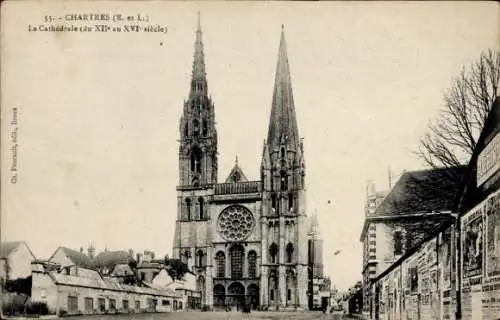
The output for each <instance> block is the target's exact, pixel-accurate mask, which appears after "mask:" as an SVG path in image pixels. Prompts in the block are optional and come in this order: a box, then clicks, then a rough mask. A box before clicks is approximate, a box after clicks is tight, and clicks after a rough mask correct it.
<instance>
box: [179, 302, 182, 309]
mask: <svg viewBox="0 0 500 320" xmlns="http://www.w3.org/2000/svg"><path fill="white" fill-rule="evenodd" d="M179 309H181V310H182V301H179Z"/></svg>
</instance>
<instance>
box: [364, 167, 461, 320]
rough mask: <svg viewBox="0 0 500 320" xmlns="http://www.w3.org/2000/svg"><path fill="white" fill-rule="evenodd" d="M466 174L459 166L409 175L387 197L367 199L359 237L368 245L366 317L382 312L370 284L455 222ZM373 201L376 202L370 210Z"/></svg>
mask: <svg viewBox="0 0 500 320" xmlns="http://www.w3.org/2000/svg"><path fill="white" fill-rule="evenodd" d="M465 171H466V168H465V167H458V168H449V169H444V168H443V169H429V170H419V171H408V172H404V173H403V174H402V175H401V177H400V178H399V180H398V181H397V182H396V184H395V185H394V187H393V188H392V189H391V190H390V192H389V193H388V194H387V195H386V196H385V197H384V196H382V194H380V196H379V197H377V196H375V197H371V198H370V197H369V198H368V205H367V214H366V216H365V223H364V226H363V231H362V233H361V238H360V241H362V242H363V245H364V257H363V312H364V313H365V314H366V315H371V316H374V315H378V314H380V312H381V311H380V308H381V305H380V304H379V303H378V300H376V299H377V297H375V296H373V294H374V291H373V288H371V289H370V286H371V283H372V282H373V281H374V280H375V279H376V278H377V277H378V276H380V274H381V273H383V272H385V271H386V270H387V269H388V268H390V267H391V266H393V265H394V263H396V262H397V261H399V259H400V258H401V257H403V256H404V255H405V254H407V253H408V252H410V251H411V250H412V249H413V248H415V246H417V245H419V244H420V243H421V242H422V241H423V240H424V239H426V238H427V237H429V236H434V235H435V234H436V230H438V229H439V228H441V227H442V226H443V225H446V224H449V223H450V222H451V221H453V220H454V215H453V207H454V198H455V196H456V194H457V192H459V189H460V187H461V186H460V181H461V178H463V176H464V174H465ZM377 199H379V200H377ZM370 201H373V202H375V203H374V204H373V202H372V204H371V206H370ZM370 210H371V211H370Z"/></svg>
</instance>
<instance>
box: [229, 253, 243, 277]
mask: <svg viewBox="0 0 500 320" xmlns="http://www.w3.org/2000/svg"><path fill="white" fill-rule="evenodd" d="M230 255H231V278H233V279H239V278H242V277H243V248H242V247H241V246H240V245H234V246H232V247H231V250H230Z"/></svg>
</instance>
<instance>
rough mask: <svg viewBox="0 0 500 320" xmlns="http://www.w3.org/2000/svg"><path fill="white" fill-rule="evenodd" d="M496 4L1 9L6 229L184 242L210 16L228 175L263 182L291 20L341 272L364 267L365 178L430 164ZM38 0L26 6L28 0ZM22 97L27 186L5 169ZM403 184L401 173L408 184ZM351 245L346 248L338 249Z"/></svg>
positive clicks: (324, 222)
mask: <svg viewBox="0 0 500 320" xmlns="http://www.w3.org/2000/svg"><path fill="white" fill-rule="evenodd" d="M497 6H498V5H497V4H496V3H495V2H458V3H452V2H440V3H432V2H424V3H420V2H418V3H417V2H407V3H403V2H401V3H394V2H391V3H389V2H375V3H364V2H353V3H347V2H321V3H318V2H309V3H298V2H293V3H288V2H283V3H272V2H239V3H230V2H211V3H199V2H183V3H177V2H161V1H160V2H141V3H138V2H133V1H126V2H117V1H114V2H98V3H96V2H92V3H90V2H64V3H62V2H61V3H59V2H53V3H45V2H44V3H42V2H38V1H37V2H30V1H26V2H10V3H7V5H5V3H4V5H3V7H2V10H3V11H2V14H3V16H2V19H1V21H2V22H1V23H2V33H3V34H2V37H3V39H2V57H1V59H2V69H3V73H2V121H4V122H3V123H2V178H1V179H2V191H1V192H2V202H1V239H2V241H5V240H25V241H27V243H28V245H29V246H30V248H31V249H32V251H33V252H34V253H35V255H36V256H37V257H39V258H48V257H49V256H50V255H51V254H52V253H53V252H54V251H55V249H56V248H57V247H58V246H59V245H63V246H67V247H71V248H74V249H79V248H80V247H81V246H83V247H85V248H87V247H88V245H89V244H90V243H93V244H94V245H95V246H96V247H97V250H98V251H99V250H103V249H104V248H105V247H106V248H108V249H109V250H118V249H125V250H127V249H133V250H134V251H136V252H138V251H143V250H145V249H148V250H153V251H154V252H155V253H156V254H157V255H158V256H163V255H165V254H171V248H172V240H173V230H174V221H175V219H176V214H177V212H176V210H177V205H176V201H177V198H176V191H175V187H176V185H177V182H178V141H177V140H178V139H179V119H180V115H181V112H182V107H183V101H184V100H185V99H186V98H187V96H188V90H189V81H190V75H191V67H192V60H193V52H194V40H195V30H196V19H197V12H198V11H200V13H201V25H202V29H203V41H204V46H205V59H206V60H205V62H206V71H207V79H208V90H209V94H210V95H211V97H212V99H213V101H214V103H215V112H216V122H217V130H218V137H219V177H218V179H219V181H223V180H225V178H226V176H227V175H228V174H229V171H230V169H231V167H232V165H233V164H234V161H235V157H236V156H238V163H239V165H240V167H241V168H242V169H243V171H244V173H245V175H246V176H247V177H248V178H249V179H250V180H252V179H255V180H257V179H258V178H259V176H260V174H259V168H260V161H261V155H262V147H263V140H264V138H265V137H266V135H267V126H268V121H269V114H270V109H271V100H272V90H273V84H274V73H275V68H276V62H277V55H278V46H279V39H280V32H281V25H282V24H283V25H284V28H285V36H286V41H287V46H288V58H289V63H290V69H291V73H292V75H291V76H292V85H293V90H294V100H295V108H296V113H297V119H298V126H299V134H300V136H301V137H303V138H304V148H305V157H306V166H307V167H306V184H307V212H308V214H312V213H313V212H314V211H316V212H317V214H318V219H319V222H320V228H321V231H322V234H323V238H324V261H325V270H326V273H327V275H329V276H330V277H331V279H332V282H333V284H334V285H335V286H337V287H339V288H347V287H349V286H351V285H353V284H354V283H355V282H356V281H358V280H361V268H362V246H361V243H360V242H359V238H360V232H361V228H362V225H363V219H364V202H365V196H366V184H367V182H368V181H369V180H373V181H374V182H375V183H376V185H377V189H381V190H383V189H386V188H387V187H388V184H389V171H391V172H392V176H393V177H397V176H398V174H400V173H401V172H402V170H405V169H406V170H413V169H420V168H422V167H423V165H422V161H421V160H420V159H418V158H417V157H416V156H415V155H414V153H413V151H415V150H416V149H417V147H418V140H419V137H421V136H422V135H423V134H424V133H425V132H426V125H427V123H428V122H429V121H431V120H432V119H434V118H435V117H436V116H437V115H438V114H439V111H440V108H441V107H442V105H443V98H442V97H443V92H444V91H445V90H446V88H448V87H449V86H450V85H451V82H452V78H453V77H454V76H456V75H458V73H459V72H460V70H461V69H462V68H463V66H466V65H468V64H470V63H471V62H473V61H474V60H476V59H477V58H478V56H479V55H480V53H481V51H482V50H485V49H488V48H498V30H499V15H498V7H497ZM28 7H29V8H28ZM67 13H109V14H115V13H120V14H123V15H137V14H142V15H145V16H148V18H149V22H148V24H151V25H156V24H158V25H162V26H167V27H168V32H167V33H166V34H159V33H144V32H142V33H133V34H132V33H111V32H109V33H97V32H90V33H80V32H77V33H51V32H28V25H39V24H41V23H42V22H43V19H44V16H46V15H58V14H62V15H63V16H64V14H67ZM14 107H17V108H18V124H17V128H18V141H17V143H18V150H17V165H18V181H17V183H16V184H11V183H9V182H8V179H9V178H10V175H11V172H9V171H8V168H9V165H10V163H11V162H12V157H11V153H10V152H9V150H8V147H9V145H11V144H12V143H11V140H10V139H11V138H10V133H11V131H12V130H13V126H12V125H9V124H8V123H7V125H6V122H5V121H6V119H10V118H11V116H12V108H14ZM394 182H395V181H393V183H394ZM337 250H340V254H338V255H334V254H333V253H334V252H335V251H337Z"/></svg>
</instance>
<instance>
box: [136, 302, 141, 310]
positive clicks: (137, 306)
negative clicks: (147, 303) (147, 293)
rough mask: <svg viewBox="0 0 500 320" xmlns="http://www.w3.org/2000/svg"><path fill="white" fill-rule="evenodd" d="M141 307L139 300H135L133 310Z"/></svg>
mask: <svg viewBox="0 0 500 320" xmlns="http://www.w3.org/2000/svg"><path fill="white" fill-rule="evenodd" d="M140 309H141V302H140V301H136V302H135V310H140Z"/></svg>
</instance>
